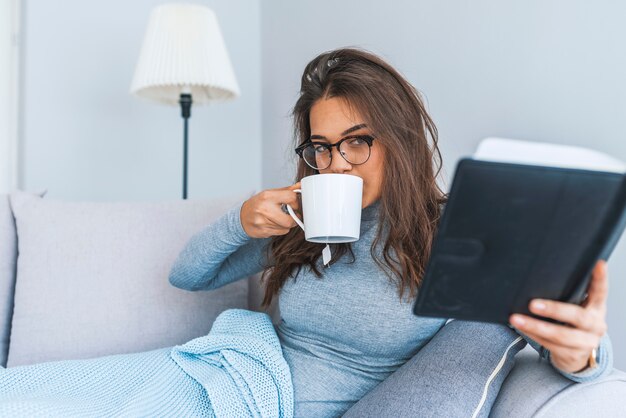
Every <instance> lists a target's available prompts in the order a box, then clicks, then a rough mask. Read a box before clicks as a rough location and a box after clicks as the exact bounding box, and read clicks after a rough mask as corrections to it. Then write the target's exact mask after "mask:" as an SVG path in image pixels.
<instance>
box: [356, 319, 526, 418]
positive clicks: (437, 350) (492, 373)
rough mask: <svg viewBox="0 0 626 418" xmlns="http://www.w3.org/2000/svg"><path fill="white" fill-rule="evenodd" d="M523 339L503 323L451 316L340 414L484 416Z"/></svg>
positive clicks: (372, 415) (522, 343) (522, 344)
mask: <svg viewBox="0 0 626 418" xmlns="http://www.w3.org/2000/svg"><path fill="white" fill-rule="evenodd" d="M525 345H526V340H524V339H523V338H522V337H521V336H520V335H519V334H517V333H516V332H515V331H514V330H512V329H511V328H509V327H508V326H505V325H501V324H494V323H485V322H474V321H460V320H451V321H449V322H448V323H447V324H446V325H445V326H444V327H442V328H441V329H440V330H439V332H437V334H435V336H434V337H433V338H432V339H431V340H430V341H429V342H428V344H426V345H425V346H424V347H422V349H421V350H420V351H419V352H418V353H417V354H416V355H415V356H413V358H412V359H411V360H409V361H408V362H407V363H406V364H404V365H403V366H402V367H400V368H399V369H398V370H396V371H395V372H394V373H393V374H391V375H390V376H389V377H388V378H387V379H385V380H384V381H383V382H381V383H380V384H379V385H378V386H376V387H375V388H374V389H373V390H372V391H370V392H369V393H368V394H367V395H365V396H364V397H363V398H362V399H361V400H360V401H359V402H357V403H356V404H355V405H353V406H352V408H350V409H349V410H348V412H346V414H345V415H344V417H345V418H349V417H350V418H352V417H370V416H371V417H382V416H393V417H487V416H489V412H490V410H491V406H492V405H493V403H494V401H495V399H496V397H497V395H498V392H499V390H500V386H501V385H502V382H503V381H504V379H505V378H506V376H507V375H508V374H509V372H510V371H511V369H512V368H513V365H514V362H515V360H514V357H515V354H517V352H518V351H520V350H521V349H522V348H524V346H525Z"/></svg>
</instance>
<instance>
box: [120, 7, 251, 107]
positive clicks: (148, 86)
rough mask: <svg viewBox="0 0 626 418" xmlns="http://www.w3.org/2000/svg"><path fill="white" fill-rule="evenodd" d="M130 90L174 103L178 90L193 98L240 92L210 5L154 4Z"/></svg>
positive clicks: (215, 98) (197, 100)
mask: <svg viewBox="0 0 626 418" xmlns="http://www.w3.org/2000/svg"><path fill="white" fill-rule="evenodd" d="M130 91H131V93H133V94H135V95H137V96H140V97H144V98H147V99H151V100H156V101H159V102H162V103H167V104H172V105H178V100H179V98H180V94H181V93H191V95H192V98H193V103H194V104H202V103H208V102H210V101H224V100H229V99H234V98H235V97H237V96H239V94H240V93H239V86H238V84H237V80H236V78H235V74H234V72H233V68H232V65H231V63H230V58H229V56H228V51H227V50H226V45H225V44H224V39H223V38H222V33H221V31H220V28H219V24H218V22H217V18H216V17H215V14H214V13H213V11H212V10H211V9H209V8H208V7H205V6H201V5H196V4H178V3H176V4H164V5H161V6H157V7H155V8H154V9H153V10H152V12H151V14H150V20H149V22H148V29H147V30H146V34H145V37H144V40H143V45H142V47H141V53H140V55H139V61H138V62H137V67H136V68H135V75H134V77H133V81H132V84H131V88H130Z"/></svg>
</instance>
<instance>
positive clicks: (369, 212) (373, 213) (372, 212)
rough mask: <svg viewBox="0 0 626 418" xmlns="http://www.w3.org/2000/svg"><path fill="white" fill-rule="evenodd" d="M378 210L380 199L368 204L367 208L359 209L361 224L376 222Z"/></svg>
mask: <svg viewBox="0 0 626 418" xmlns="http://www.w3.org/2000/svg"><path fill="white" fill-rule="evenodd" d="M379 208H380V199H378V200H376V201H374V202H372V203H370V204H369V206H367V207H365V208H363V209H361V222H363V221H373V220H376V219H377V218H378V209H379Z"/></svg>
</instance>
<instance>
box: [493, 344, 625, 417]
mask: <svg viewBox="0 0 626 418" xmlns="http://www.w3.org/2000/svg"><path fill="white" fill-rule="evenodd" d="M625 409H626V373H624V372H622V371H619V370H617V369H613V372H612V373H610V374H608V375H606V376H604V377H601V378H599V379H596V380H594V381H591V382H585V383H575V382H573V381H571V380H569V379H567V378H565V377H564V376H562V375H561V374H559V373H558V372H557V371H556V370H554V368H553V367H552V366H551V365H550V364H549V363H548V362H547V361H546V360H545V359H541V358H540V357H539V354H538V353H537V352H536V351H535V350H534V349H533V348H532V347H531V346H526V347H525V348H524V349H523V350H521V351H520V352H519V353H518V354H517V356H516V357H515V367H513V370H511V373H510V374H509V375H508V376H507V378H506V379H505V381H504V382H503V384H502V387H501V388H500V392H499V394H498V397H497V398H496V401H495V403H494V405H493V407H492V408H491V413H490V417H492V418H504V417H507V418H515V417H525V418H526V417H531V416H532V417H543V418H546V417H564V416H603V417H617V416H623V413H624V410H625Z"/></svg>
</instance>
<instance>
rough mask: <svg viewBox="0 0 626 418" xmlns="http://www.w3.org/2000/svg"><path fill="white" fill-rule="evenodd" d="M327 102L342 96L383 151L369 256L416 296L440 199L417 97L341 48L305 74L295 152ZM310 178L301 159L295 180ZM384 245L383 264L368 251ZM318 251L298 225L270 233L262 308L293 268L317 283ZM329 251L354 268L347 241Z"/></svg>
mask: <svg viewBox="0 0 626 418" xmlns="http://www.w3.org/2000/svg"><path fill="white" fill-rule="evenodd" d="M331 97H341V98H342V99H344V100H345V101H346V102H347V103H348V104H349V106H350V107H352V108H353V109H357V110H358V111H359V113H360V114H361V116H362V117H363V118H364V119H365V123H366V124H367V126H368V127H369V128H370V129H371V131H372V134H373V135H374V136H375V137H376V138H377V141H378V143H379V144H380V145H381V147H382V149H383V155H384V168H383V180H382V191H381V197H380V206H379V211H378V212H379V213H378V216H379V218H378V226H377V228H378V229H377V231H376V236H375V238H374V242H373V243H372V246H371V249H370V253H371V255H372V257H373V258H374V260H375V262H376V264H377V265H378V266H380V268H381V269H382V270H383V271H385V273H386V275H387V276H388V277H389V280H392V281H395V282H396V284H397V286H398V294H399V297H400V298H402V296H403V294H404V293H405V291H406V289H407V288H408V289H409V290H410V292H409V296H410V297H415V295H416V292H417V289H418V288H419V286H420V285H421V282H422V276H423V274H424V270H425V267H426V263H427V261H428V258H429V256H430V250H431V244H432V241H433V238H434V236H435V232H436V228H437V224H438V221H439V218H440V216H441V212H442V206H441V205H442V204H443V203H445V202H446V201H447V195H446V194H445V193H444V192H443V191H442V190H441V189H440V188H439V186H438V185H437V182H436V177H437V176H438V174H439V171H440V170H441V162H442V160H441V153H440V152H439V148H438V146H437V128H436V127H435V124H434V123H433V121H432V119H431V118H430V116H429V115H428V113H427V112H426V108H425V106H424V104H423V102H422V99H421V96H420V93H419V92H418V91H417V90H416V89H415V88H414V87H413V86H412V85H411V84H410V83H409V82H408V81H407V80H406V79H405V78H404V77H403V76H402V75H401V74H400V73H399V72H398V71H396V70H395V69H394V68H393V67H392V66H391V65H389V64H388V63H386V62H385V61H384V60H383V59H381V58H380V57H378V56H376V55H374V54H373V53H371V52H368V51H365V50H362V49H358V48H341V49H336V50H333V51H328V52H324V53H322V54H320V55H318V56H317V57H315V58H314V59H313V60H312V61H311V62H309V63H308V64H307V66H306V68H305V69H304V73H303V74H302V80H301V87H300V96H299V98H298V100H297V102H296V104H295V106H294V108H293V111H292V114H291V116H292V117H293V124H294V148H295V147H296V146H298V145H299V144H301V143H302V142H305V141H307V140H308V139H309V137H310V135H311V127H310V121H309V114H310V112H311V107H312V106H313V104H314V103H315V102H316V101H317V100H320V99H322V98H331ZM429 138H430V140H431V144H430V145H429V142H428V139H429ZM293 155H294V157H295V158H298V157H297V156H296V154H295V153H294V154H293ZM435 159H436V161H434V160H435ZM434 163H436V164H435V165H436V171H435V170H434V168H435V167H434V166H433V164H434ZM315 174H318V171H317V170H314V169H312V168H311V167H309V166H308V165H307V164H306V163H305V162H304V161H303V160H302V159H300V160H299V161H298V165H297V170H296V176H295V181H294V183H297V182H298V181H300V180H301V179H302V178H303V177H306V176H311V175H315ZM389 221H392V222H389ZM385 225H386V227H385ZM386 230H388V234H387V236H386V237H384V233H385V232H386ZM383 240H384V247H383V251H382V254H383V259H384V260H380V259H379V257H378V255H377V254H376V251H375V248H376V246H377V245H378V244H379V243H381V242H383ZM324 246H325V244H320V243H313V242H309V241H306V240H305V238H304V232H303V231H302V229H301V228H297V227H296V228H292V229H291V230H290V231H289V232H288V233H287V234H285V235H277V236H273V237H272V238H271V240H270V245H268V246H267V251H268V252H270V251H271V253H272V255H271V257H268V259H270V260H272V258H273V260H272V262H271V263H270V266H269V267H268V268H266V269H265V270H264V271H263V274H262V277H261V280H262V283H264V284H265V295H264V298H263V302H262V306H263V307H267V306H269V305H270V303H271V301H272V298H273V297H274V295H276V294H278V292H279V291H280V289H281V288H282V286H283V284H284V283H285V282H286V281H287V280H288V279H289V277H292V273H293V272H294V271H295V274H293V278H294V280H295V277H296V276H297V275H298V274H299V273H300V269H301V268H302V267H303V266H305V265H307V266H309V267H310V268H311V270H312V271H313V272H315V275H316V276H317V277H318V278H321V277H322V274H321V272H320V271H319V269H318V267H317V265H316V263H317V261H318V259H319V258H320V256H321V252H322V249H323V247H324ZM330 246H331V251H332V254H333V258H332V261H331V262H330V264H334V263H336V262H337V261H338V260H339V259H340V258H341V257H342V256H343V255H344V254H346V253H347V252H350V254H351V255H352V261H351V262H350V263H354V261H355V256H354V252H353V251H352V246H351V244H350V243H339V244H330Z"/></svg>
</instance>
